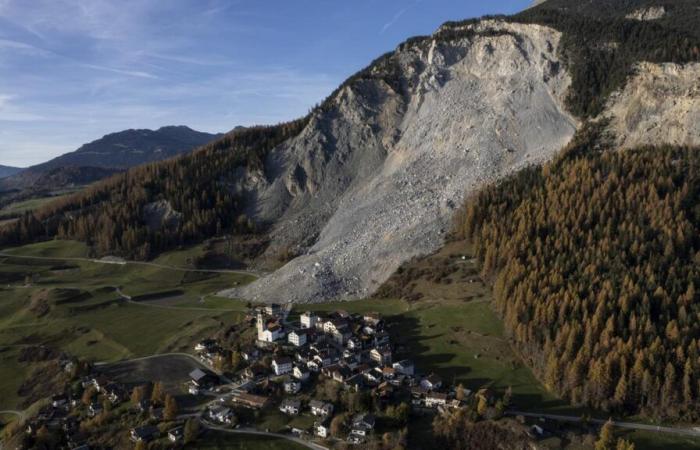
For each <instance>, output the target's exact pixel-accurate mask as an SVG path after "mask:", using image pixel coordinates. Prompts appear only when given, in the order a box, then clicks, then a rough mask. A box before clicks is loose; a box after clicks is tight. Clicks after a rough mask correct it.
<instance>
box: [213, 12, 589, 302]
mask: <svg viewBox="0 0 700 450" xmlns="http://www.w3.org/2000/svg"><path fill="white" fill-rule="evenodd" d="M465 28H472V29H473V31H474V32H475V33H474V34H472V35H471V36H470V37H462V38H454V39H444V38H443V39H439V40H438V39H432V40H423V41H420V42H418V43H415V44H414V45H411V44H406V45H403V46H401V47H400V49H399V50H397V52H396V53H395V57H396V58H398V61H399V65H400V70H399V73H400V77H401V83H402V85H403V86H406V89H405V90H401V92H397V90H394V89H393V88H392V87H391V86H390V85H389V84H387V83H386V82H384V81H380V80H366V79H365V80H358V81H355V82H353V83H350V84H348V85H347V86H346V87H344V88H343V89H341V90H340V91H339V92H338V93H337V95H336V96H335V97H334V98H333V99H332V104H331V107H330V108H325V109H324V110H323V111H319V112H317V113H315V114H314V116H313V117H312V119H311V121H310V122H309V124H308V126H307V127H306V128H305V129H304V131H303V132H302V133H301V134H300V135H299V136H297V137H296V138H294V139H292V140H290V141H288V142H286V143H284V144H283V145H281V146H279V147H278V148H276V149H274V150H273V151H272V152H271V154H270V156H269V160H268V161H267V164H266V167H268V169H267V173H264V174H263V173H245V174H240V175H241V182H240V186H238V187H239V189H241V190H243V191H245V192H247V193H248V195H249V199H250V204H251V205H254V206H253V207H252V209H251V211H249V213H250V214H251V215H252V216H253V217H255V218H256V219H257V220H260V221H266V222H272V223H275V224H276V225H275V227H274V229H273V230H272V233H271V236H272V239H273V241H272V244H271V248H270V251H271V252H274V251H279V250H280V249H285V248H286V249H292V250H293V251H294V252H297V253H300V254H301V256H299V257H297V258H295V259H293V260H292V261H291V262H289V263H287V264H286V265H285V266H283V267H282V268H280V269H279V270H277V271H275V272H274V273H272V274H270V275H268V276H265V277H263V278H262V279H260V280H258V281H257V282H255V283H253V284H251V285H249V286H246V287H244V288H240V289H232V290H228V291H225V292H224V294H225V295H228V296H230V297H243V298H246V299H250V300H254V301H268V302H273V301H274V302H289V301H293V302H319V301H326V300H331V299H343V300H345V299H353V298H359V297H363V296H366V295H368V294H370V293H372V292H373V291H374V290H375V289H376V288H377V287H378V286H379V285H380V284H381V283H382V282H383V281H385V280H386V279H387V278H388V277H389V276H390V275H391V274H392V273H393V272H394V271H395V270H396V269H397V268H398V266H399V265H400V264H401V263H402V262H404V261H406V260H408V259H410V258H412V257H414V256H417V255H422V254H426V253H429V252H432V251H434V250H436V249H437V248H439V247H440V246H441V244H442V243H443V241H444V238H445V234H446V232H447V231H448V229H449V228H450V221H451V217H452V215H453V213H454V210H455V208H456V207H457V206H458V205H459V204H460V203H461V201H462V200H463V198H464V196H465V195H468V194H469V193H470V192H472V191H473V190H475V189H478V188H479V187H481V186H483V185H485V184H487V183H490V182H493V181H495V180H497V179H499V178H500V177H503V176H505V175H507V174H509V173H511V172H512V171H514V170H517V169H519V168H521V167H523V166H526V165H528V164H532V163H538V162H542V161H544V160H547V159H548V158H550V157H551V156H552V155H554V154H555V153H556V152H557V151H558V150H560V149H561V148H562V147H564V146H565V145H566V143H567V142H568V141H569V140H570V139H571V137H572V136H573V134H574V133H575V131H576V128H577V122H576V120H575V119H574V118H572V117H571V116H570V115H569V114H568V113H567V112H566V110H565V108H564V106H563V99H564V96H565V94H566V92H567V89H568V87H569V84H570V78H569V76H568V74H567V73H566V71H565V70H564V69H563V68H562V65H561V63H560V61H559V60H558V56H557V55H558V52H557V49H558V45H559V40H560V34H559V33H558V32H557V31H555V30H552V29H549V28H546V27H541V26H537V25H520V24H509V23H505V22H500V21H483V22H479V23H477V24H473V25H468V26H466V27H465ZM463 31H464V30H463Z"/></svg>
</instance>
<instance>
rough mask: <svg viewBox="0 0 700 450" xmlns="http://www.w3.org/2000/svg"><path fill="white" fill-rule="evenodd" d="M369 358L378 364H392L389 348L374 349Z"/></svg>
mask: <svg viewBox="0 0 700 450" xmlns="http://www.w3.org/2000/svg"><path fill="white" fill-rule="evenodd" d="M369 358H370V359H371V360H372V361H375V362H376V363H377V364H380V365H384V364H391V349H390V348H389V347H383V348H373V349H372V351H371V352H369Z"/></svg>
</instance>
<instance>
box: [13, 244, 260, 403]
mask: <svg viewBox="0 0 700 450" xmlns="http://www.w3.org/2000/svg"><path fill="white" fill-rule="evenodd" d="M200 251H201V250H200V249H194V250H192V249H190V250H188V251H183V252H172V253H169V254H166V255H164V256H162V257H161V258H159V259H158V260H156V262H157V263H159V264H167V265H170V266H175V265H176V264H175V263H177V262H180V263H182V264H183V265H182V266H178V267H187V266H185V265H184V264H185V263H186V262H187V261H188V260H191V259H192V257H193V256H194V255H196V254H197V253H198V252H200ZM5 252H6V253H8V254H13V255H25V256H40V257H49V258H82V257H85V256H86V255H87V247H86V246H85V245H83V244H80V243H75V242H66V241H50V242H45V243H41V244H34V245H28V246H25V247H22V248H16V249H10V250H7V251H5ZM0 276H1V277H2V279H1V282H0V286H2V287H0V362H1V364H0V410H2V409H16V408H17V406H18V404H19V400H20V399H19V398H18V397H17V394H16V392H17V388H18V387H19V385H20V384H21V382H22V380H23V379H24V378H25V377H26V376H27V374H28V373H29V371H30V370H31V365H26V364H20V363H19V362H18V361H17V357H18V354H19V352H20V351H21V349H22V348H23V347H26V346H30V345H46V346H50V347H53V348H57V349H61V350H64V351H67V352H68V353H70V354H72V355H75V356H78V357H85V358H89V359H92V360H96V361H116V360H120V359H125V358H132V357H138V356H145V355H150V354H155V353H162V352H172V351H184V350H189V349H191V346H192V343H193V342H194V341H196V340H197V339H200V338H202V337H204V336H207V335H209V334H211V333H213V332H214V331H216V330H218V329H220V328H221V327H222V326H224V325H226V324H231V323H236V322H239V321H240V320H241V318H242V316H243V314H244V310H245V306H244V304H243V303H241V302H235V301H231V300H227V299H223V298H219V297H216V296H214V293H216V292H217V291H219V290H220V289H223V288H227V287H230V286H232V285H235V284H241V283H247V282H249V281H250V280H251V279H253V277H251V276H248V275H245V274H230V273H201V272H185V271H181V270H174V269H168V268H160V267H153V266H141V265H131V264H128V265H115V264H102V263H96V262H89V261H83V260H79V261H72V260H71V261H63V260H58V259H57V260H32V259H24V258H17V257H0ZM27 281H30V283H29V284H26V285H25V283H26V282H27ZM116 287H119V288H120V289H121V291H122V292H124V293H125V294H127V295H129V296H137V295H142V294H152V293H162V292H170V293H172V292H176V295H175V296H174V297H170V294H168V296H166V297H158V298H149V299H147V300H143V301H138V302H128V301H126V300H124V299H123V298H121V297H120V295H119V294H118V293H117V292H116V290H115V288H116ZM37 305H38V306H37ZM37 309H38V310H37Z"/></svg>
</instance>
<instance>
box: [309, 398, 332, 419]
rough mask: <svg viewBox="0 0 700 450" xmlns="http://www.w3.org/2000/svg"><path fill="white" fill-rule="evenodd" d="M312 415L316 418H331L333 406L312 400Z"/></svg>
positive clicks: (310, 406) (310, 404)
mask: <svg viewBox="0 0 700 450" xmlns="http://www.w3.org/2000/svg"><path fill="white" fill-rule="evenodd" d="M309 408H310V409H311V414H313V415H314V416H330V415H331V414H333V404H332V403H327V402H322V401H320V400H311V401H310V402H309Z"/></svg>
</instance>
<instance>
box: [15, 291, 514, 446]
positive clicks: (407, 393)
mask: <svg viewBox="0 0 700 450" xmlns="http://www.w3.org/2000/svg"><path fill="white" fill-rule="evenodd" d="M289 317H290V314H289V311H288V310H287V309H285V308H283V307H281V306H280V305H276V304H269V305H265V306H257V307H251V309H250V310H249V312H248V316H247V321H246V323H245V325H244V326H245V327H248V329H249V330H250V329H252V330H251V331H253V333H249V335H250V341H249V342H237V343H236V344H235V345H234V346H233V347H231V346H230V344H226V343H225V342H222V341H221V340H219V339H216V338H207V339H203V340H202V341H200V342H198V343H197V344H196V345H195V346H194V348H193V350H194V357H196V358H197V359H198V360H199V361H200V362H201V365H200V366H201V367H197V368H195V369H194V370H192V371H191V372H189V374H188V375H189V376H188V377H187V378H188V380H187V381H186V382H184V383H183V385H182V386H181V389H180V390H179V391H180V394H179V395H176V394H175V393H172V394H171V393H170V392H166V389H164V386H163V384H162V383H161V382H160V381H159V380H150V382H148V383H146V384H141V385H137V386H132V385H128V384H124V383H120V382H118V381H115V380H112V379H110V378H109V377H108V376H106V374H105V373H103V372H102V371H101V370H100V368H99V367H95V366H92V365H90V364H88V363H79V362H76V361H70V360H69V361H64V362H63V364H64V365H65V366H64V370H65V371H66V372H67V373H68V372H70V373H71V374H72V379H73V380H78V381H77V382H75V381H74V382H73V383H72V385H71V387H70V388H66V389H65V390H64V392H62V393H59V394H57V395H55V396H54V397H53V398H52V399H51V402H50V403H49V404H47V405H46V406H44V407H43V408H42V409H41V411H40V412H39V414H38V415H37V416H36V417H34V418H32V419H31V420H28V421H27V423H26V430H25V432H26V434H27V435H28V436H29V437H31V438H33V439H39V437H40V435H42V434H50V435H52V436H61V437H54V439H57V440H60V441H61V442H62V443H63V446H64V447H65V448H75V449H80V450H86V449H89V448H91V447H89V446H88V444H87V443H88V442H90V439H89V438H90V432H91V430H92V432H93V433H94V432H98V433H99V432H103V430H101V428H100V427H101V426H103V425H104V424H105V423H109V422H110V421H112V422H114V419H113V418H114V417H115V415H119V421H118V425H114V424H113V425H112V429H113V430H114V429H115V428H116V429H117V431H114V433H119V432H121V433H122V435H121V436H120V439H122V440H125V439H126V438H128V440H130V441H131V442H132V443H133V445H136V446H137V447H139V446H140V448H146V445H148V444H149V443H151V444H153V445H156V446H157V447H156V448H160V447H162V446H165V447H166V448H167V447H169V446H170V447H172V446H182V445H185V444H190V443H192V442H194V441H196V440H197V438H198V435H199V434H200V433H201V432H202V431H204V430H207V429H209V430H226V429H230V430H236V431H237V432H245V430H257V431H258V432H270V431H271V430H270V429H269V428H265V425H264V423H266V420H270V417H273V418H275V416H277V417H276V420H277V419H280V417H279V416H282V417H281V419H284V417H286V418H287V419H288V420H289V422H288V424H287V425H286V426H285V427H284V430H282V431H280V430H273V431H274V432H275V434H277V435H279V433H280V432H281V433H284V434H285V435H288V436H289V438H290V439H295V440H298V441H303V442H308V443H309V445H316V446H317V447H312V448H330V447H333V446H334V445H335V444H337V443H343V444H345V445H359V444H367V443H370V442H373V441H377V440H378V439H381V438H382V437H383V438H384V439H386V435H387V434H389V435H395V436H397V437H396V438H397V439H401V433H402V432H403V433H404V434H405V427H406V426H407V424H408V421H409V417H412V416H416V415H421V416H422V415H434V414H436V413H443V414H444V413H449V412H450V411H455V410H458V409H460V408H464V407H465V406H466V405H467V404H470V405H477V408H478V409H479V411H480V414H484V413H486V414H489V415H492V416H495V415H497V414H499V413H502V410H503V407H504V402H502V401H500V400H499V401H498V402H496V399H495V397H494V395H493V394H492V393H491V392H490V391H489V390H488V389H482V390H480V391H478V392H476V393H475V394H474V395H472V393H471V392H470V391H469V390H467V389H465V388H464V387H462V386H461V385H460V386H452V385H449V384H448V383H445V382H444V381H443V380H442V379H441V378H440V377H439V376H438V375H436V374H434V373H432V372H427V373H423V372H421V370H420V369H419V368H418V367H416V365H415V364H414V362H413V361H412V360H410V359H400V360H396V358H394V353H395V349H394V346H393V345H392V340H391V337H390V336H391V333H390V330H389V328H390V326H391V325H390V324H387V323H386V322H385V320H384V319H383V318H382V317H381V316H380V315H379V314H376V313H369V314H349V313H347V312H345V311H333V312H329V313H327V314H320V313H314V312H304V313H302V314H300V315H298V317H297V318H295V320H294V321H291V320H289ZM397 331H398V330H397ZM489 411H490V412H489ZM119 427H122V428H121V429H120V428H119ZM404 438H405V436H404ZM397 442H398V441H397Z"/></svg>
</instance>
